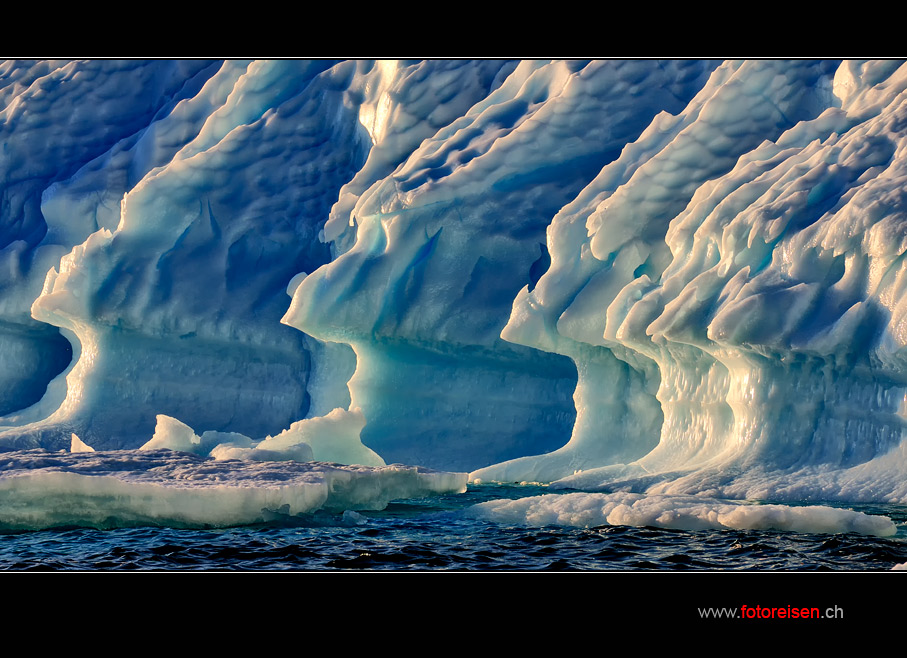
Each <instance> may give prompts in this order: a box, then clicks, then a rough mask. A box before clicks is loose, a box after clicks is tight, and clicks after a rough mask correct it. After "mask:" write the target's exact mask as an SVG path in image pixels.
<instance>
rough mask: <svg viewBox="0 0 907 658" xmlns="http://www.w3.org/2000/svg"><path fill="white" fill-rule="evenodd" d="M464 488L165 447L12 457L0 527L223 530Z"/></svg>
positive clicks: (397, 471)
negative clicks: (220, 457) (215, 456)
mask: <svg viewBox="0 0 907 658" xmlns="http://www.w3.org/2000/svg"><path fill="white" fill-rule="evenodd" d="M465 486H466V475H465V474H464V473H445V472H437V471H431V470H428V469H424V468H419V467H413V466H401V465H399V464H397V465H393V466H386V467H383V468H370V467H365V466H341V465H339V464H329V463H322V462H309V463H299V462H286V461H280V462H246V461H242V462H240V461H235V460H228V461H214V460H211V459H204V458H201V457H197V456H195V455H191V454H188V453H183V452H175V451H171V450H151V451H137V450H117V451H112V452H82V453H75V454H68V453H50V452H46V451H43V450H28V451H16V452H8V453H4V454H3V455H2V458H0V527H3V528H4V529H7V530H9V529H15V530H18V529H22V530H36V529H42V528H49V527H54V526H61V525H78V526H88V527H98V528H111V527H124V526H132V525H166V526H174V527H199V526H215V527H223V526H231V525H240V524H249V523H257V522H261V521H267V520H275V519H277V520H279V518H280V517H284V518H291V517H294V516H299V515H304V514H311V513H313V512H316V511H318V510H326V511H331V512H342V511H344V510H380V509H383V508H384V507H386V506H387V504H388V503H389V502H390V501H392V500H397V499H403V498H419V497H424V496H428V495H432V494H438V493H455V492H460V491H464V490H465Z"/></svg>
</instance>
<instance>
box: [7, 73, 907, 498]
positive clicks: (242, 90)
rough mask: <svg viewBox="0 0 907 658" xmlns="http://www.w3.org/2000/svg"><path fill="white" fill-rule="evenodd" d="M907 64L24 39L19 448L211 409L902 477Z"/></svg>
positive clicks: (561, 472) (270, 433)
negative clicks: (343, 57) (233, 53)
mask: <svg viewBox="0 0 907 658" xmlns="http://www.w3.org/2000/svg"><path fill="white" fill-rule="evenodd" d="M905 86H907V67H903V66H902V65H901V62H896V61H878V62H876V61H871V62H863V61H846V62H837V61H834V62H832V61H822V60H809V61H789V60H778V61H773V60H756V61H727V62H718V61H705V62H699V61H692V60H684V61H657V60H633V61H612V60H593V61H579V60H568V61H542V60H537V61H523V62H514V61H492V60H479V61H470V60H449V61H448V60H437V61H435V60H431V61H377V62H373V61H329V60H316V61H303V60H286V61H276V62H273V61H238V60H236V61H226V62H221V61H193V62H177V61H152V62H139V61H130V62H115V61H94V62H92V61H88V62H83V61H73V62H9V63H6V64H4V65H3V67H2V70H0V103H2V106H0V107H2V109H0V126H2V130H3V135H4V142H3V143H4V146H3V153H2V156H0V168H2V169H3V171H4V177H3V179H2V181H3V183H2V184H3V185H4V186H5V187H3V188H2V190H3V191H2V194H3V197H2V199H3V205H2V207H0V227H2V228H0V237H2V239H3V243H2V245H0V247H2V252H0V256H2V258H3V264H2V265H0V286H2V289H3V292H4V295H3V297H2V301H0V331H2V332H3V333H2V336H0V351H2V353H3V354H4V357H3V359H2V363H3V365H2V366H0V404H2V407H0V413H3V414H5V416H4V417H2V418H0V427H2V430H0V448H2V449H4V450H13V449H18V448H35V447H43V448H48V449H55V450H56V449H61V448H63V449H69V448H70V446H71V443H72V439H71V437H72V434H76V435H77V436H78V438H79V439H80V440H81V441H83V442H84V443H85V444H88V445H89V446H92V447H94V448H98V449H119V448H138V447H141V446H145V445H149V441H150V442H151V443H150V445H151V446H158V447H160V445H159V444H161V445H165V446H168V445H169V446H170V447H174V446H176V445H177V444H179V441H180V440H182V439H179V438H178V437H177V435H180V436H182V434H180V432H182V433H183V434H185V437H189V439H186V440H190V439H191V437H195V440H198V441H202V439H201V438H200V437H204V436H205V433H206V432H208V433H209V434H208V435H207V436H208V437H209V439H210V438H211V437H215V438H216V437H220V438H221V439H223V441H224V444H223V447H222V448H221V450H220V452H221V453H222V454H236V455H239V454H251V453H250V452H248V451H253V452H254V451H255V450H259V451H265V450H267V449H268V447H267V446H271V447H277V446H280V449H281V450H293V449H296V448H294V446H296V447H298V446H299V445H301V444H300V443H297V442H303V443H306V442H307V443H306V445H310V444H311V446H318V449H317V450H316V453H315V454H314V457H315V459H318V458H319V456H318V454H317V452H318V450H321V451H323V453H322V454H324V455H329V454H330V455H333V456H335V457H337V458H338V460H343V459H345V458H348V459H350V460H355V459H362V460H365V459H372V457H371V456H372V455H375V456H376V457H375V463H376V464H380V463H382V462H384V463H391V462H403V463H410V464H419V465H425V466H430V467H435V468H442V469H446V470H459V471H472V476H473V477H474V478H476V479H489V480H504V481H523V480H532V481H545V482H554V481H556V486H561V487H570V486H573V487H580V488H586V489H609V488H619V489H624V490H639V491H645V490H649V491H654V490H658V491H661V492H663V493H701V492H708V493H710V494H712V495H716V496H719V495H727V496H733V497H760V496H761V497H772V496H774V497H789V498H804V497H811V496H817V495H821V496H822V497H824V498H827V499H833V498H842V497H846V498H849V499H859V500H876V499H884V500H901V499H907V491H904V488H903V486H902V485H901V484H900V481H901V479H902V476H903V473H904V465H905V463H907V462H905V460H904V459H903V458H902V457H903V455H902V452H903V450H904V447H903V446H902V437H903V430H904V421H905V406H907V388H905V387H907V375H905V373H907V361H905V354H907V352H905V351H904V349H905V345H907V329H905V326H907V325H905V322H907V320H905V318H907V312H905V308H907V307H905V302H904V301H903V300H904V294H903V292H904V291H903V286H904V283H903V282H904V280H905V276H907V273H905V265H904V262H905V261H904V258H903V253H904V250H905V248H907V247H905V245H907V241H905V240H907V238H905V229H904V227H905V226H907V222H905V221H904V220H905V218H904V216H903V211H904V208H905V205H904V197H903V190H904V189H905V186H904V183H905V179H904V174H905V171H904V162H905V158H904V155H903V148H904V144H905V138H904V135H905V127H907V121H905V118H904V112H905V110H904V109H903V106H904V101H905V99H907V96H905V94H904V91H905ZM70 355H72V356H71V358H70ZM45 391H46V392H45ZM42 396H43V397H42ZM161 418H164V419H171V420H163V421H162V420H161ZM321 419H333V420H325V421H323V422H322V421H321ZM335 420H336V422H335ZM309 421H318V422H314V423H310V422H309ZM161 423H163V425H162V424H161ZM174 423H177V424H178V425H177V424H174ZM299 423H304V424H299ZM156 427H159V428H160V427H184V428H185V430H180V431H179V432H176V433H175V434H174V433H170V434H168V433H166V432H163V430H160V429H159V433H158V434H155V428H156ZM321 427H324V428H331V429H324V430H322V429H315V428H321ZM313 432H314V434H313ZM228 435H229V440H228ZM152 436H155V437H157V439H158V440H157V442H155V441H154V440H152ZM303 436H304V437H305V439H304V440H303V438H301V437H303ZM238 437H239V438H238ZM211 440H214V439H211ZM359 440H361V445H359V444H358V441H359ZM330 441H336V445H337V446H338V447H337V448H336V449H334V450H333V452H332V448H330V443H329V442H330ZM269 442H270V443H269ZM190 443H191V441H190ZM199 445H200V444H199ZM205 445H206V446H207V444H205ZM190 447H191V446H190ZM214 447H216V446H214V445H211V446H207V448H214ZM207 448H206V449H207ZM231 450H232V451H238V452H230V451H231ZM299 450H300V451H301V452H299V453H298V454H300V455H302V454H303V453H305V454H308V453H307V452H306V450H307V449H303V448H299ZM244 451H246V452H244ZM257 454H264V453H262V452H259V453H257ZM353 455H357V456H358V457H354V456H353ZM332 458H333V457H332ZM795 482H796V483H799V484H794V483H795ZM805 483H809V484H805ZM819 492H821V493H819Z"/></svg>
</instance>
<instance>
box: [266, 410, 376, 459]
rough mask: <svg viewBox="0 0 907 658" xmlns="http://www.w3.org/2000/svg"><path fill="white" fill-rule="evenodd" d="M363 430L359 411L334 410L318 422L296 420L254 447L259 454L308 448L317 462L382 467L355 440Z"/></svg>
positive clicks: (315, 419)
mask: <svg viewBox="0 0 907 658" xmlns="http://www.w3.org/2000/svg"><path fill="white" fill-rule="evenodd" d="M363 427H365V416H363V415H362V410H361V409H359V408H354V409H351V410H349V411H348V410H346V409H334V410H333V411H332V412H331V413H329V414H328V415H326V416H322V417H320V418H307V419H305V420H300V421H297V422H295V423H293V424H292V425H290V427H289V429H286V430H284V431H283V432H281V433H280V434H278V435H277V436H273V437H272V436H269V437H268V438H267V439H265V440H264V441H262V442H261V443H259V444H258V449H259V450H271V451H277V452H284V451H287V450H296V449H302V448H303V447H310V451H311V452H313V453H314V456H313V457H310V458H309V459H315V460H317V461H324V462H336V463H338V464H361V465H363V466H384V465H385V462H384V460H383V459H382V458H381V457H380V456H379V455H378V454H377V453H376V452H375V451H374V450H371V449H370V448H368V447H366V446H365V445H363V444H362V441H360V440H359V433H360V432H361V431H362V428H363Z"/></svg>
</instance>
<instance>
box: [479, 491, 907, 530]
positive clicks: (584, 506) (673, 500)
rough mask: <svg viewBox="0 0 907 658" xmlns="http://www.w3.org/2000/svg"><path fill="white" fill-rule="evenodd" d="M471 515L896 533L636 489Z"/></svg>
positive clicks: (539, 499) (804, 512)
mask: <svg viewBox="0 0 907 658" xmlns="http://www.w3.org/2000/svg"><path fill="white" fill-rule="evenodd" d="M464 513H465V514H466V515H467V516H469V517H472V518H478V519H483V520H486V521H493V522H496V523H509V524H517V525H530V526H546V525H563V526H575V527H580V528H592V527H596V526H605V525H629V526H638V527H653V528H672V529H676V530H780V531H787V532H801V533H830V534H833V533H846V532H855V533H859V534H864V535H875V536H878V537H891V536H893V535H895V534H896V532H897V528H896V527H895V525H894V523H893V522H892V521H891V519H889V518H888V517H885V516H875V515H870V514H864V513H862V512H855V511H852V510H847V509H838V508H834V507H827V506H822V505H814V506H802V507H791V506H788V505H755V504H740V503H734V502H728V501H722V500H716V499H714V498H706V497H701V496H665V495H654V494H650V495H644V494H632V493H612V494H595V493H572V494H548V495H544V496H532V497H528V498H520V499H517V500H492V501H488V502H485V503H479V504H477V505H473V506H472V507H470V508H467V510H466V511H465V512H464Z"/></svg>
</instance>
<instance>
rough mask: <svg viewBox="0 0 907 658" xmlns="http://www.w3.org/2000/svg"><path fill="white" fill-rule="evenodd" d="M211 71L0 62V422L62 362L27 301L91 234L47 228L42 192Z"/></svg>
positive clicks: (32, 398)
mask: <svg viewBox="0 0 907 658" xmlns="http://www.w3.org/2000/svg"><path fill="white" fill-rule="evenodd" d="M215 69H216V65H215V66H212V62H207V61H165V60H156V61H139V60H129V61H116V60H105V61H85V60H83V61H68V60H46V61H6V62H3V63H0V141H2V143H3V152H2V157H0V181H2V182H0V207H2V211H0V213H2V214H0V362H2V364H3V365H2V367H0V415H6V414H9V413H11V412H15V411H16V410H18V409H22V408H24V407H28V406H30V405H32V404H34V403H36V402H38V401H39V400H40V399H41V397H42V395H43V394H44V392H45V389H46V387H47V385H48V382H50V380H51V379H52V378H53V377H55V376H56V375H58V374H59V373H60V372H61V371H63V370H64V369H65V368H66V367H67V365H68V364H69V362H70V358H71V356H72V350H71V347H70V345H69V344H68V342H67V341H66V339H65V338H63V337H62V336H61V335H60V333H59V332H58V331H57V330H56V329H54V328H53V327H51V326H48V325H44V324H40V323H38V322H36V321H35V320H34V319H33V318H32V316H31V313H30V310H31V304H32V302H33V301H34V299H35V298H36V297H37V296H38V294H40V292H41V286H42V284H43V281H44V275H45V274H46V273H47V270H48V269H49V268H50V267H53V266H55V265H57V264H58V262H59V259H60V257H61V256H62V255H63V254H65V253H67V252H68V251H69V250H70V249H71V248H72V247H73V246H74V245H76V244H78V243H80V242H81V241H82V240H84V239H85V238H86V237H88V234H89V233H90V232H91V231H93V230H96V229H97V226H94V228H90V227H88V226H86V222H85V221H84V220H83V218H81V217H77V216H70V217H69V218H68V221H67V222H66V227H65V228H61V227H60V226H57V227H56V229H55V227H54V226H53V225H52V224H51V223H50V222H48V221H47V220H46V219H45V217H44V215H43V213H42V207H41V206H42V195H43V193H44V192H45V190H47V189H48V188H49V187H52V186H53V185H54V184H56V183H57V182H59V181H63V180H66V179H67V178H68V177H70V176H72V175H73V174H74V173H75V172H76V171H77V170H78V169H79V168H80V167H82V165H83V164H85V163H86V162H88V161H90V160H92V159H94V158H96V157H99V156H101V155H102V154H103V153H105V152H107V151H108V150H110V149H111V148H113V147H115V146H116V145H117V144H118V143H120V142H122V141H128V140H134V139H136V138H137V137H138V136H139V135H141V133H142V132H143V131H144V130H145V128H146V127H147V126H148V124H149V123H150V122H152V121H153V120H154V118H155V117H156V116H157V115H158V114H166V113H167V112H168V111H169V110H170V109H171V108H172V107H173V106H174V105H175V104H177V103H178V102H179V101H180V100H181V99H183V98H185V97H186V96H188V95H191V94H192V93H193V92H194V90H195V89H196V88H197V87H198V86H199V85H200V84H202V82H204V80H205V79H206V78H207V77H208V76H210V75H211V74H212V72H213V70H215ZM117 205H118V203H117Z"/></svg>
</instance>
